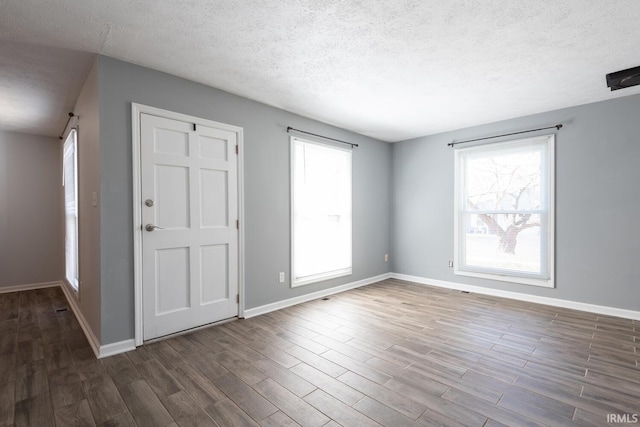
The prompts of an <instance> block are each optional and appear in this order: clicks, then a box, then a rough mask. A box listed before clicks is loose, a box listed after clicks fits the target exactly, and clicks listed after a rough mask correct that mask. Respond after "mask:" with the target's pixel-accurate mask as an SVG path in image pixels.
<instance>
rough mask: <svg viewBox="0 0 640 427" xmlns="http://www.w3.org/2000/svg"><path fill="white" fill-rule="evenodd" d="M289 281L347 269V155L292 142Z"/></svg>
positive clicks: (349, 195) (349, 232)
mask: <svg viewBox="0 0 640 427" xmlns="http://www.w3.org/2000/svg"><path fill="white" fill-rule="evenodd" d="M292 160H293V278H294V282H301V281H316V280H314V279H317V280H320V279H321V278H326V277H327V276H332V275H336V274H339V273H348V272H350V269H351V152H350V151H347V150H343V149H340V148H335V147H332V146H327V145H322V144H316V143H310V142H306V141H301V140H297V139H296V140H294V144H293V159H292Z"/></svg>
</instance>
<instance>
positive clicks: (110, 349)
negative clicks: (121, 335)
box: [98, 338, 136, 359]
mask: <svg viewBox="0 0 640 427" xmlns="http://www.w3.org/2000/svg"><path fill="white" fill-rule="evenodd" d="M135 349H136V341H135V340H134V339H133V338H132V339H130V340H124V341H120V342H114V343H111V344H106V345H103V346H100V356H98V359H102V358H103V357H109V356H115V355H116V354H120V353H126V352H127V351H131V350H135Z"/></svg>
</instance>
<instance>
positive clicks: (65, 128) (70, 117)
mask: <svg viewBox="0 0 640 427" xmlns="http://www.w3.org/2000/svg"><path fill="white" fill-rule="evenodd" d="M74 117H77V116H76V115H75V114H73V113H72V112H69V118H68V119H67V124H66V125H64V128H63V129H62V132H61V134H60V136H59V137H58V139H63V138H64V131H65V130H67V126H69V122H70V121H71V119H73V118H74Z"/></svg>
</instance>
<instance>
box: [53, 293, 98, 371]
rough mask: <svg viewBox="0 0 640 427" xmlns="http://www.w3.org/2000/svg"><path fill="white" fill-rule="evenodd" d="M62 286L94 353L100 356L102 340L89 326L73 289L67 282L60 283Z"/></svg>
mask: <svg viewBox="0 0 640 427" xmlns="http://www.w3.org/2000/svg"><path fill="white" fill-rule="evenodd" d="M60 288H62V292H63V293H64V296H65V297H67V301H68V302H69V305H70V306H71V310H73V314H75V316H76V319H78V323H80V327H81V328H82V332H84V336H85V337H87V341H89V345H90V346H91V349H92V350H93V354H95V355H96V358H98V359H99V358H100V340H98V338H97V337H96V336H95V334H94V333H93V331H92V330H91V327H90V326H89V322H87V319H85V317H84V315H83V314H82V311H80V307H78V299H77V298H76V296H75V295H74V294H73V291H72V290H71V289H69V285H67V284H65V283H62V282H61V283H60Z"/></svg>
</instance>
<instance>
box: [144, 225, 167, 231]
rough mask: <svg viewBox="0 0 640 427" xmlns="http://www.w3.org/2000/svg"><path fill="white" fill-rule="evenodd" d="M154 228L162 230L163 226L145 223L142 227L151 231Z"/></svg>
mask: <svg viewBox="0 0 640 427" xmlns="http://www.w3.org/2000/svg"><path fill="white" fill-rule="evenodd" d="M156 228H157V229H159V230H164V227H158V226H157V225H153V224H147V225H145V227H144V229H145V230H147V231H153V230H155V229H156Z"/></svg>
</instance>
